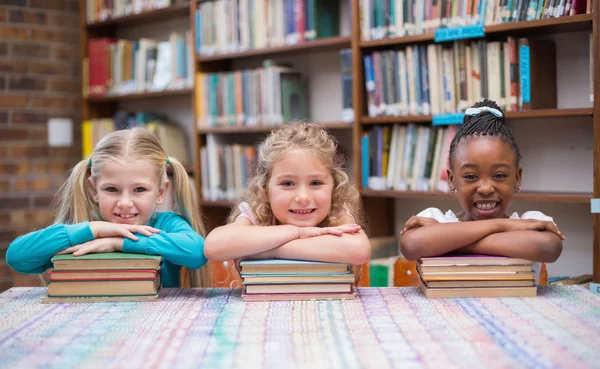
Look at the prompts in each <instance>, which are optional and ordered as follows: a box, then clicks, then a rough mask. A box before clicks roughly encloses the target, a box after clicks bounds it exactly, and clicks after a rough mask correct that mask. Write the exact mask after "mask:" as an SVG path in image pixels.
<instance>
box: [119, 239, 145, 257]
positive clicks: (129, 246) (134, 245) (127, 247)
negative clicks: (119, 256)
mask: <svg viewBox="0 0 600 369" xmlns="http://www.w3.org/2000/svg"><path fill="white" fill-rule="evenodd" d="M136 236H138V238H141V237H140V235H138V234H136ZM123 252H130V253H133V254H145V253H146V248H145V247H144V246H143V245H142V243H141V242H139V241H134V240H132V239H129V238H125V239H124V240H123Z"/></svg>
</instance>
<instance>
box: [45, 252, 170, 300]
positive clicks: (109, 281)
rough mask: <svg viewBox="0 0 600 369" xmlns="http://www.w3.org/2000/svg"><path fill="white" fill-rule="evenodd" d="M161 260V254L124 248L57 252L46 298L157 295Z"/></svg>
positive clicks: (81, 298)
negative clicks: (104, 251) (124, 249)
mask: <svg viewBox="0 0 600 369" xmlns="http://www.w3.org/2000/svg"><path fill="white" fill-rule="evenodd" d="M161 261H162V257H160V256H155V255H145V254H130V253H123V252H110V253H97V254H87V255H82V256H73V255H72V254H65V255H55V256H54V257H53V258H52V263H53V264H54V268H53V269H52V270H51V271H50V283H49V285H48V298H47V299H45V301H44V302H64V301H85V302H89V301H144V300H152V299H155V298H156V297H157V296H158V290H159V288H160V264H161Z"/></svg>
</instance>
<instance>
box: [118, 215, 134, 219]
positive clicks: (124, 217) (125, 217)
mask: <svg viewBox="0 0 600 369" xmlns="http://www.w3.org/2000/svg"><path fill="white" fill-rule="evenodd" d="M115 215H116V216H117V217H119V218H123V219H131V218H133V217H134V216H136V215H137V214H115Z"/></svg>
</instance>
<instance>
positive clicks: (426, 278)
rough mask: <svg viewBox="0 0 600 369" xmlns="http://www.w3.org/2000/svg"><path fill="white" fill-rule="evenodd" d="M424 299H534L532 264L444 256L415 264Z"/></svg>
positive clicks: (463, 255)
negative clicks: (532, 297)
mask: <svg viewBox="0 0 600 369" xmlns="http://www.w3.org/2000/svg"><path fill="white" fill-rule="evenodd" d="M417 272H418V273H419V277H420V285H419V286H420V288H421V290H422V291H423V293H424V294H425V296H426V297H427V298H463V297H531V296H536V295H537V287H536V285H535V273H534V271H533V269H532V262H531V261H529V260H525V259H515V258H507V257H502V256H490V255H474V254H469V255H467V254H448V255H444V256H439V257H428V258H421V259H419V260H418V261H417Z"/></svg>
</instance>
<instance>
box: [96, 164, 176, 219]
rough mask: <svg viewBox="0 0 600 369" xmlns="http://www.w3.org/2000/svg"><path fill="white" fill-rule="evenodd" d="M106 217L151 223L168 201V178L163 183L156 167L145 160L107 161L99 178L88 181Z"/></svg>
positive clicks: (101, 212) (101, 211)
mask: <svg viewBox="0 0 600 369" xmlns="http://www.w3.org/2000/svg"><path fill="white" fill-rule="evenodd" d="M88 182H89V184H90V186H91V187H92V190H93V192H94V201H95V202H96V203H97V204H98V206H99V208H100V214H101V215H102V219H104V220H105V221H107V222H111V223H120V224H137V225H147V224H148V223H149V222H150V218H151V217H152V215H153V214H154V211H155V210H156V205H159V204H161V203H162V202H163V201H164V197H165V194H166V191H167V189H168V185H169V184H168V181H167V182H166V183H163V184H161V183H160V182H159V180H158V178H157V176H156V172H155V169H154V167H153V166H152V165H151V164H148V163H146V162H145V161H142V160H136V161H127V162H120V161H113V162H107V163H105V164H104V165H103V166H102V168H101V170H100V175H99V176H98V179H97V180H96V181H95V183H94V181H93V180H92V179H91V178H90V179H89V180H88Z"/></svg>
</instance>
